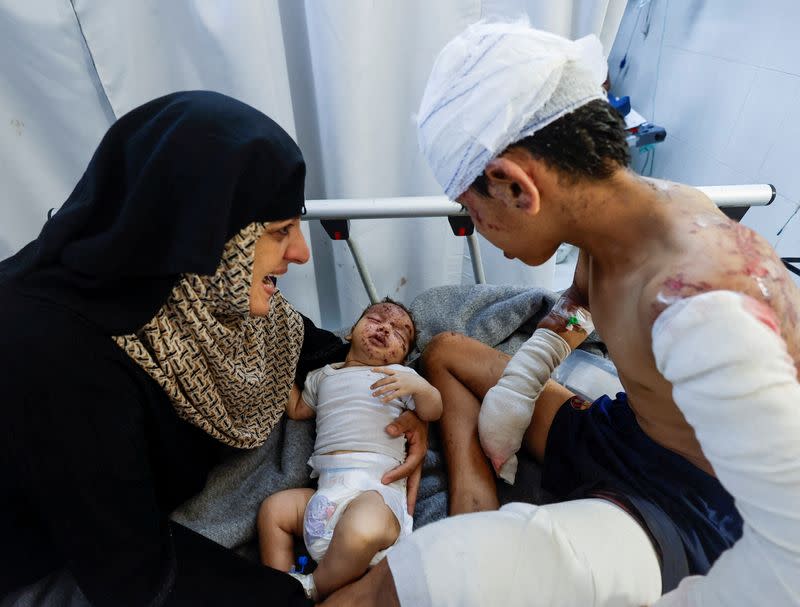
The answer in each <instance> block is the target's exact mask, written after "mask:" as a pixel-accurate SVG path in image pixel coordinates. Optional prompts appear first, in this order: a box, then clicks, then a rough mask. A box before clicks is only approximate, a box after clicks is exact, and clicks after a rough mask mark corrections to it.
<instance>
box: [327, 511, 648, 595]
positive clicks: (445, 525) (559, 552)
mask: <svg viewBox="0 0 800 607" xmlns="http://www.w3.org/2000/svg"><path fill="white" fill-rule="evenodd" d="M384 563H386V565H384ZM387 565H388V566H387ZM660 594H661V571H660V568H659V563H658V557H657V556H656V552H655V550H654V549H653V546H652V544H651V543H650V539H649V538H648V536H647V534H646V533H645V532H644V530H643V529H642V528H641V527H640V526H639V524H638V523H637V522H636V520H635V519H634V518H633V517H631V516H630V515H629V514H628V513H627V512H625V511H624V510H622V509H621V508H619V507H617V506H615V505H614V504H611V503H610V502H605V501H603V500H599V499H588V500H576V501H573V502H564V503H560V504H548V505H547V506H533V505H531V504H510V505H507V506H504V507H503V508H502V509H501V510H499V511H498V512H477V513H473V514H467V515H463V516H458V517H452V518H448V519H444V520H441V521H437V522H436V523H433V524H431V525H426V526H425V527H424V528H422V529H420V530H418V531H415V532H414V533H413V534H412V535H411V536H409V537H408V538H405V539H404V540H403V541H402V542H400V543H399V544H398V545H397V546H396V547H395V548H394V549H393V550H392V552H390V553H389V555H388V557H387V558H386V559H385V561H383V562H382V563H380V564H379V565H378V566H376V567H374V568H373V569H372V570H371V571H370V572H369V573H368V574H367V575H366V576H364V577H363V578H362V579H361V580H359V581H358V582H356V583H355V584H352V585H351V586H348V587H347V588H345V589H343V590H342V591H341V592H337V593H336V594H334V595H333V596H332V597H331V599H330V600H329V601H326V602H325V603H324V605H326V606H328V605H330V607H334V606H336V607H339V606H340V605H341V606H344V605H355V604H358V605H363V606H364V607H369V606H375V607H378V606H381V607H386V606H392V605H394V606H398V605H402V606H403V607H405V606H406V605H408V606H411V605H413V606H415V607H427V606H431V607H432V606H434V605H445V604H447V605H461V606H463V607H471V606H473V605H474V606H476V607H477V606H479V605H495V604H498V605H499V604H502V605H507V606H508V607H515V606H520V607H522V606H525V607H536V606H539V605H541V606H542V607H544V606H547V607H562V606H563V607H572V606H573V605H584V606H587V607H589V606H592V605H598V606H599V605H649V604H651V603H652V602H653V601H655V600H656V599H657V598H658V596H659V595H660Z"/></svg>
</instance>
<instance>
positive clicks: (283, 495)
mask: <svg viewBox="0 0 800 607" xmlns="http://www.w3.org/2000/svg"><path fill="white" fill-rule="evenodd" d="M312 495H314V490H313V489H287V490H286V491H278V492H277V493H273V494H272V495H270V496H269V497H268V498H267V499H265V500H264V501H263V502H262V503H261V507H260V508H259V509H258V519H257V526H258V547H259V551H260V553H261V562H262V563H263V564H264V565H267V566H269V567H273V568H274V569H279V570H280V571H289V570H290V569H291V568H292V565H294V538H295V537H302V535H303V515H304V514H305V511H306V504H308V500H310V499H311V496H312Z"/></svg>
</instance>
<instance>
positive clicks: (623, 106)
mask: <svg viewBox="0 0 800 607" xmlns="http://www.w3.org/2000/svg"><path fill="white" fill-rule="evenodd" d="M608 102H609V103H610V104H611V107H613V108H614V109H615V110H617V112H618V113H619V115H620V116H622V117H623V118H624V117H625V116H627V115H628V114H629V113H630V111H631V98H630V97H628V95H625V96H624V97H615V96H614V95H612V94H611V93H608Z"/></svg>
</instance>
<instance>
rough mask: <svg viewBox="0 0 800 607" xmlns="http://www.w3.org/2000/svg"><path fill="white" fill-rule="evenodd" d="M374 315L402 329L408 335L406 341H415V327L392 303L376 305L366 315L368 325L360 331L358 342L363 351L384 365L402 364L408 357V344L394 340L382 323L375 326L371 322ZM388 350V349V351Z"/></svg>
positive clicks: (393, 326)
mask: <svg viewBox="0 0 800 607" xmlns="http://www.w3.org/2000/svg"><path fill="white" fill-rule="evenodd" d="M372 315H375V316H378V317H379V318H381V319H382V321H387V322H389V324H390V325H391V326H392V330H394V328H396V327H397V328H400V329H401V330H404V331H405V332H406V334H407V336H406V339H407V340H411V339H413V332H414V329H413V325H412V324H411V319H410V318H409V317H408V315H407V314H406V313H405V312H404V311H403V310H402V309H401V308H399V307H398V306H395V305H393V304H390V303H380V304H376V305H374V306H372V307H370V309H369V310H368V311H367V313H366V314H365V315H364V316H365V317H366V318H367V323H366V325H365V326H364V328H363V330H361V331H359V335H358V338H357V339H358V341H359V346H360V347H361V349H362V350H363V351H364V352H366V353H368V354H369V355H370V356H374V357H376V358H378V359H379V360H381V361H382V363H383V364H384V365H388V364H392V363H393V362H398V361H399V362H402V361H403V360H404V359H405V356H406V348H405V347H404V346H407V343H406V344H403V343H402V342H398V341H397V340H396V339H394V338H393V337H392V336H391V335H390V332H389V331H388V330H387V329H386V327H385V326H384V325H383V323H381V324H380V325H378V326H375V325H374V324H372V322H371V321H370V317H371V316H372ZM387 348H388V349H387Z"/></svg>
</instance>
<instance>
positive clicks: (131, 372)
mask: <svg viewBox="0 0 800 607" xmlns="http://www.w3.org/2000/svg"><path fill="white" fill-rule="evenodd" d="M304 176H305V165H304V162H303V158H302V155H301V153H300V150H299V149H298V148H297V146H296V145H295V143H294V142H293V141H292V140H291V138H290V137H289V136H288V135H287V134H286V133H285V132H284V131H283V130H282V129H281V128H280V127H279V126H278V125H276V124H275V123H274V122H272V121H271V120H270V119H269V118H267V117H266V116H264V115H263V114H261V113H260V112H258V111H257V110H255V109H253V108H251V107H249V106H247V105H245V104H243V103H240V102H238V101H236V100H233V99H231V98H229V97H225V96H224V95H220V94H216V93H210V92H201V91H195V92H185V93H176V94H172V95H168V96H166V97H162V98H160V99H156V100H154V101H151V102H149V103H147V104H145V105H143V106H141V107H139V108H137V109H135V110H133V111H132V112H130V113H129V114H127V115H125V116H123V117H122V118H121V119H120V120H119V121H117V122H116V123H115V124H114V125H113V126H112V127H111V129H110V130H109V132H108V133H107V134H106V136H105V137H104V138H103V140H102V142H101V143H100V146H99V147H98V149H97V151H96V152H95V155H94V156H93V158H92V160H91V162H90V164H89V167H88V168H87V170H86V172H85V174H84V175H83V177H82V178H81V180H80V182H79V183H78V185H77V186H76V188H75V190H74V191H73V192H72V194H71V195H70V197H69V199H68V200H67V202H66V203H65V204H64V205H63V206H62V208H61V209H60V210H59V211H58V212H57V213H56V214H55V215H54V216H53V217H52V218H51V219H50V220H48V222H47V223H46V224H45V226H44V228H43V229H42V232H41V234H40V235H39V237H38V238H37V239H36V240H34V241H33V242H31V243H30V244H29V245H28V246H26V247H25V248H23V249H22V250H21V251H20V252H19V253H18V254H17V255H15V256H14V257H11V258H9V259H7V260H5V261H4V262H2V263H0V369H2V371H0V395H1V396H0V399H2V400H0V403H2V404H0V411H2V418H3V424H2V425H0V457H2V459H0V475H2V476H1V478H2V479H3V484H4V487H3V490H2V492H0V537H2V548H0V550H2V553H3V563H2V566H0V597H3V596H6V595H9V593H11V594H12V595H13V592H14V591H15V590H18V589H19V588H20V587H22V586H25V585H28V584H31V583H33V582H35V581H37V580H39V579H41V578H43V577H44V576H47V575H48V574H50V573H51V572H53V571H58V570H63V569H64V568H66V570H68V571H69V574H70V575H71V576H73V577H74V579H75V580H76V582H77V584H78V586H79V587H80V589H81V591H82V593H83V594H84V595H85V597H86V598H87V599H88V600H89V602H90V603H92V604H94V605H114V606H119V605H137V606H138V605H162V604H164V605H172V604H186V605H224V604H230V605H237V606H239V605H251V604H252V605H262V606H263V605H290V604H291V605H293V604H305V597H304V593H303V591H302V589H301V588H300V585H299V584H298V583H297V582H296V581H294V580H293V579H292V578H291V577H289V576H287V575H285V574H283V573H280V572H277V571H274V570H271V569H268V568H266V567H262V566H260V565H258V564H256V563H250V562H248V561H244V560H242V559H240V558H239V557H237V556H235V555H234V554H233V553H231V552H230V551H228V550H226V549H224V548H222V547H221V546H219V545H217V544H215V543H213V542H211V541H210V540H207V539H205V538H203V537H202V536H200V535H198V534H196V533H194V532H192V531H190V530H188V529H186V528H185V527H182V526H181V525H178V524H177V523H174V522H171V521H169V520H168V518H167V515H168V513H169V512H171V511H172V510H173V509H174V508H175V507H176V506H178V505H179V504H180V503H182V502H183V501H185V500H186V499H188V498H189V497H191V496H193V495H194V494H196V493H198V492H199V491H200V490H201V489H202V487H203V484H204V482H205V479H206V476H207V474H208V471H209V470H210V468H211V467H212V466H213V465H214V464H216V463H218V462H219V460H220V458H221V457H222V456H223V455H224V454H225V453H226V452H229V451H230V450H231V448H251V447H255V446H258V445H260V444H262V443H263V442H264V441H265V440H266V438H267V436H268V435H269V432H270V430H271V429H272V427H273V425H274V424H275V423H276V422H277V421H278V419H279V418H280V416H281V415H282V413H283V410H284V405H285V401H286V398H287V395H288V393H289V389H290V386H291V383H292V381H293V380H294V379H295V373H296V369H297V368H298V367H299V368H301V369H302V368H305V369H307V368H308V367H309V365H310V364H311V363H309V359H312V358H313V359H314V360H315V362H314V364H317V363H319V362H320V361H321V360H322V359H323V358H324V354H325V353H326V352H330V353H332V355H333V356H335V355H336V353H335V351H336V350H337V349H339V347H340V346H341V342H340V341H339V340H338V338H336V337H335V336H334V335H333V334H330V333H328V332H325V331H321V330H319V329H317V328H316V327H314V326H313V324H311V323H310V321H308V320H307V319H305V318H304V317H302V316H301V315H300V314H298V313H297V312H296V311H295V310H293V309H292V308H291V306H289V304H288V303H287V302H286V301H285V300H284V299H283V297H282V296H281V294H280V292H278V291H277V290H276V288H275V282H276V277H277V276H279V275H281V274H283V273H285V272H286V270H287V267H288V265H289V264H290V263H305V262H306V261H307V260H308V255H309V252H308V247H307V245H306V243H305V240H304V239H303V236H302V234H301V232H300V225H299V216H300V214H301V213H302V211H303V181H304ZM300 379H301V380H302V377H301V378H300ZM412 425H413V422H412ZM409 459H412V458H409ZM413 459H414V462H417V461H419V459H420V458H419V453H415V456H414V458H413Z"/></svg>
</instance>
